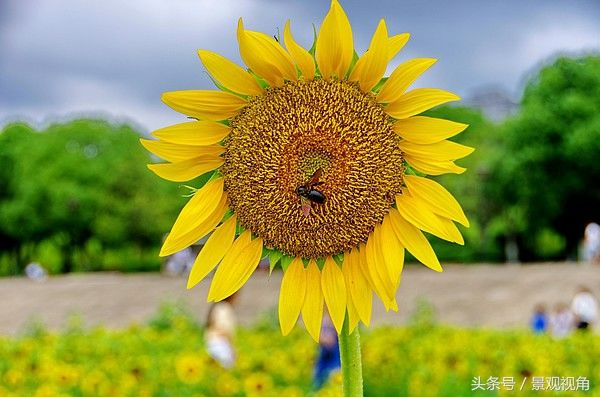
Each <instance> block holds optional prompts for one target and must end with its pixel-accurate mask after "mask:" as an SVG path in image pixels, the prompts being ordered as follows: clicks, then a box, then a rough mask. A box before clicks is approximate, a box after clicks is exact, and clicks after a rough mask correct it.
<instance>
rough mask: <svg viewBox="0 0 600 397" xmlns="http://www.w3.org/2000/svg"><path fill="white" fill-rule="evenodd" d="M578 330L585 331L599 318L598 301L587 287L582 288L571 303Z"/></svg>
mask: <svg viewBox="0 0 600 397" xmlns="http://www.w3.org/2000/svg"><path fill="white" fill-rule="evenodd" d="M571 310H572V311H573V314H574V315H575V323H576V325H577V329H580V330H585V329H588V328H589V327H591V326H592V324H593V323H595V322H596V319H597V318H598V300H597V299H596V297H595V296H594V295H593V294H592V291H590V290H589V288H587V287H580V288H579V290H578V292H577V293H576V294H575V296H574V297H573V301H572V302H571Z"/></svg>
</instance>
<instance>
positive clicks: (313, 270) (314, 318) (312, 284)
mask: <svg viewBox="0 0 600 397" xmlns="http://www.w3.org/2000/svg"><path fill="white" fill-rule="evenodd" d="M322 320H323V291H322V290H321V272H320V271H319V268H318V267H317V264H316V263H315V261H314V260H311V261H310V262H309V263H308V267H307V268H306V296H305V297H304V305H303V306H302V321H304V325H305V326H306V330H307V331H308V333H309V334H310V336H312V338H313V339H314V340H315V342H319V335H320V334H321V321H322Z"/></svg>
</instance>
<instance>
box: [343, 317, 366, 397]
mask: <svg viewBox="0 0 600 397" xmlns="http://www.w3.org/2000/svg"><path fill="white" fill-rule="evenodd" d="M348 329H349V325H348V315H347V314H346V318H345V320H344V326H343V327H342V332H341V334H340V336H339V340H340V358H341V359H342V387H343V391H344V397H363V378H362V363H361V357H360V335H359V333H358V327H356V328H355V329H354V331H353V332H352V333H349V332H348Z"/></svg>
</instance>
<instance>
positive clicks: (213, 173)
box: [142, 0, 472, 340]
mask: <svg viewBox="0 0 600 397" xmlns="http://www.w3.org/2000/svg"><path fill="white" fill-rule="evenodd" d="M237 38H238V41H239V46H240V55H241V58H242V60H243V61H244V63H245V64H246V66H247V67H248V69H244V68H242V67H240V66H238V65H236V64H234V63H233V62H231V61H229V60H227V59H226V58H223V57H222V56H220V55H218V54H216V53H214V52H210V51H205V50H200V51H199V56H200V59H201V61H202V63H203V64H204V67H205V68H206V69H207V71H208V73H209V74H210V75H211V77H212V78H213V80H214V81H215V83H216V85H217V86H218V88H219V90H214V91H213V90H189V91H176V92H168V93H165V94H164V95H163V101H164V102H165V103H166V104H167V105H169V106H170V107H171V108H173V109H175V110H177V111H179V112H181V113H183V114H185V115H187V116H188V117H191V118H193V119H196V121H190V122H186V123H183V124H177V125H174V126H171V127H167V128H163V129H160V130H158V131H155V132H154V133H153V135H154V136H155V137H156V138H158V140H142V144H143V145H144V146H145V147H146V148H147V149H148V150H150V151H151V152H153V153H154V154H156V155H157V156H159V157H161V158H164V159H165V160H167V161H168V162H167V163H161V164H151V165H149V168H150V169H151V170H152V171H154V172H155V173H156V174H158V175H159V176H161V177H163V178H165V179H168V180H171V181H176V182H183V181H189V180H192V179H195V178H197V177H199V176H201V175H205V174H209V177H208V178H207V177H206V176H205V178H204V180H208V182H206V183H205V184H203V185H202V187H200V188H198V190H197V191H195V194H194V195H193V197H192V198H191V199H190V201H189V202H188V203H187V205H186V206H185V207H184V208H183V210H182V211H181V213H180V215H179V217H178V218H177V220H176V221H175V224H174V226H173V228H172V230H171V233H170V234H169V236H168V238H167V239H166V241H165V243H164V245H163V247H162V250H161V255H170V254H172V253H174V252H176V251H178V250H181V249H183V248H185V247H187V246H189V245H191V244H193V243H194V242H196V241H197V240H199V239H201V238H203V237H204V236H206V235H208V234H210V233H211V232H212V234H210V237H209V238H208V240H207V241H206V244H205V245H204V247H203V248H202V251H201V252H200V254H199V255H198V257H197V259H196V261H195V263H194V267H193V269H192V272H191V274H190V278H189V281H188V288H191V287H193V286H194V285H196V284H197V283H198V282H199V281H200V280H201V279H203V278H204V277H205V276H206V275H207V274H208V273H210V272H211V271H212V270H213V269H214V268H215V267H217V266H218V267H217V270H216V272H215V275H214V277H213V279H212V284H211V286H210V290H209V295H208V300H209V301H219V300H222V299H224V298H226V297H228V296H229V295H231V294H233V293H234V292H236V291H237V290H238V289H239V288H240V287H241V286H242V285H243V284H244V283H245V282H246V281H247V280H248V278H249V277H250V275H251V274H252V272H253V271H254V270H255V268H256V267H257V265H258V262H259V261H260V259H261V258H264V257H266V256H268V257H269V259H270V260H271V267H273V266H275V264H280V265H281V267H282V268H283V270H284V271H285V273H284V276H283V280H282V284H281V292H280V298H279V317H280V324H281V329H282V331H283V333H284V334H287V333H288V332H289V331H290V330H291V329H292V328H293V326H294V324H295V323H296V321H297V319H298V317H299V315H300V313H302V317H303V320H304V323H305V325H306V328H307V330H308V332H309V333H310V334H311V335H312V336H313V337H314V338H315V339H317V340H318V338H319V331H320V326H321V318H322V314H323V309H324V306H325V305H326V306H327V309H328V311H329V314H330V316H331V318H332V320H333V323H334V325H335V327H336V329H337V330H338V332H340V330H341V327H342V324H343V322H344V318H345V316H346V315H347V316H348V321H349V330H350V331H352V330H353V329H354V327H356V325H357V324H358V322H359V321H363V322H364V323H365V324H369V322H370V318H371V307H372V295H373V291H374V292H375V293H376V294H377V295H378V296H379V297H380V298H381V300H382V301H383V304H384V305H385V307H386V309H388V310H389V309H393V310H397V304H396V300H395V295H396V290H397V288H398V285H399V283H400V273H401V271H402V266H403V262H404V249H406V250H408V251H409V252H410V253H412V254H413V256H414V257H415V258H417V259H418V260H419V261H421V262H422V263H424V264H425V265H427V266H428V267H430V268H432V269H434V270H437V271H441V266H440V264H439V262H438V260H437V258H436V255H435V253H434V252H433V250H432V248H431V246H430V244H429V243H428V241H427V239H426V238H425V236H424V235H423V233H422V231H425V232H427V233H431V234H433V235H435V236H438V237H440V238H442V239H445V240H448V241H452V242H456V243H459V244H463V239H462V236H461V234H460V232H459V230H458V229H457V227H456V225H455V223H454V222H458V223H461V224H463V225H465V226H468V221H467V219H466V217H465V215H464V213H463V211H462V209H461V208H460V206H459V204H458V203H457V202H456V200H455V199H454V198H453V197H452V195H451V194H450V193H449V192H448V191H447V190H446V189H444V188H443V187H442V186H441V185H439V184H438V183H437V182H434V181H433V180H431V179H429V178H427V177H426V175H440V174H445V173H456V174H460V173H462V172H463V171H464V168H461V167H459V166H457V165H455V164H454V160H456V159H459V158H462V157H465V156H467V155H468V154H470V153H471V152H472V149H471V148H468V147H466V146H462V145H459V144H457V143H454V142H451V141H448V140H446V139H447V138H450V137H452V136H454V135H456V134H458V133H459V132H461V131H462V130H464V129H465V128H466V125H464V124H459V123H455V122H452V121H448V120H442V119H435V118H431V117H425V116H418V114H419V113H421V112H423V111H425V110H428V109H430V108H432V107H434V106H437V105H440V104H443V103H446V102H449V101H454V100H457V99H459V98H458V97H457V96H456V95H454V94H452V93H449V92H446V91H442V90H439V89H434V88H417V89H413V90H411V91H407V89H408V88H409V86H410V85H411V84H412V83H413V81H414V80H416V79H417V77H418V76H419V75H420V74H421V73H423V72H424V71H425V70H427V69H428V68H429V67H430V66H431V65H433V63H434V62H435V59H430V58H418V59H413V60H410V61H408V62H405V63H403V64H401V65H399V66H398V67H397V68H396V69H395V70H394V71H393V72H392V74H391V75H390V76H389V77H384V73H385V71H386V68H387V66H388V63H389V62H390V60H392V59H393V58H394V57H395V55H396V54H397V53H398V52H399V51H400V49H401V48H402V47H403V46H404V44H405V43H406V42H407V41H408V38H409V35H408V34H407V33H403V34H399V35H394V36H389V35H388V31H387V28H386V25H385V21H383V20H381V22H380V23H379V25H378V26H377V28H376V30H375V33H374V34H373V38H372V40H371V43H370V45H369V48H368V50H367V51H366V52H365V53H364V54H363V55H362V56H360V57H359V56H357V55H356V53H355V51H354V45H353V38H352V29H351V26H350V22H349V21H348V18H347V17H346V14H345V13H344V10H343V9H342V8H341V6H340V5H339V4H338V2H337V0H333V1H332V3H331V8H330V10H329V12H328V14H327V15H326V16H325V19H324V20H323V22H322V24H321V27H320V29H319V32H318V35H317V37H316V39H315V43H314V45H313V50H311V51H307V50H306V49H304V48H303V47H302V46H300V45H299V44H298V43H297V42H296V41H295V40H294V37H293V36H292V33H291V30H290V23H289V21H288V22H287V23H286V25H285V29H284V32H283V38H282V40H281V39H280V40H276V39H275V38H273V37H271V36H269V35H266V34H263V33H259V32H254V31H250V30H247V29H245V27H244V25H243V23H242V20H241V19H240V21H239V23H238V28H237Z"/></svg>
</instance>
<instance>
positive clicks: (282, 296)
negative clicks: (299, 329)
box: [279, 258, 306, 335]
mask: <svg viewBox="0 0 600 397" xmlns="http://www.w3.org/2000/svg"><path fill="white" fill-rule="evenodd" d="M305 296H306V271H305V270H304V265H303V264H302V259H300V258H296V259H294V260H293V261H292V263H291V264H290V266H288V268H287V270H286V271H285V273H284V274H283V279H282V280H281V291H280V292H279V324H280V326H281V333H282V334H283V335H287V334H289V333H290V331H291V330H292V328H294V325H295V324H296V321H297V320H298V316H299V315H300V311H301V310H302V306H304V297H305Z"/></svg>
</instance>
